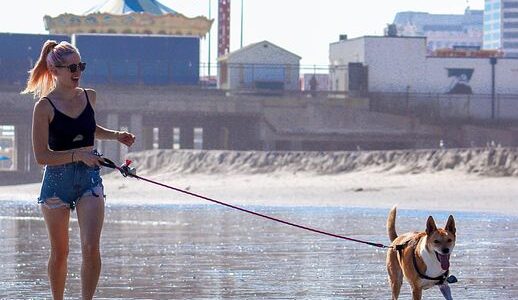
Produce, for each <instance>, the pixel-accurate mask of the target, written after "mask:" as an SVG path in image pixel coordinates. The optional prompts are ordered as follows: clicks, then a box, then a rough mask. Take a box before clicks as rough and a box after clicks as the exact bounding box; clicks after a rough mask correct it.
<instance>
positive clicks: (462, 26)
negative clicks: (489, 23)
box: [393, 8, 484, 52]
mask: <svg viewBox="0 0 518 300" xmlns="http://www.w3.org/2000/svg"><path fill="white" fill-rule="evenodd" d="M483 13H484V12H483V11H481V10H471V9H469V8H466V10H465V12H464V14H463V15H453V14H448V15H446V14H430V13H426V12H411V11H409V12H399V13H397V14H396V17H395V18H394V22H393V24H395V25H396V29H397V35H398V36H424V37H426V38H427V48H428V51H430V52H431V51H434V50H437V49H444V48H450V49H452V48H458V47H460V48H464V47H469V48H479V49H480V48H481V47H482V40H483V39H482V32H483V30H482V27H483V26H482V24H483Z"/></svg>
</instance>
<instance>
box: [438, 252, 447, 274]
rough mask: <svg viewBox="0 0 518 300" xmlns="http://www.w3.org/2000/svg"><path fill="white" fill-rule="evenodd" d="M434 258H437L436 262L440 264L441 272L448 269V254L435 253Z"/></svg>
mask: <svg viewBox="0 0 518 300" xmlns="http://www.w3.org/2000/svg"><path fill="white" fill-rule="evenodd" d="M435 256H437V260H439V262H440V263H441V268H442V269H443V270H448V269H450V255H449V254H440V253H439V252H435Z"/></svg>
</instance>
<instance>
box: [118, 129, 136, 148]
mask: <svg viewBox="0 0 518 300" xmlns="http://www.w3.org/2000/svg"><path fill="white" fill-rule="evenodd" d="M117 141H119V143H121V144H124V145H126V146H128V147H130V146H131V145H133V143H134V142H135V135H134V134H132V133H129V132H126V131H119V132H117Z"/></svg>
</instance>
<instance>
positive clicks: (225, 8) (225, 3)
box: [218, 0, 230, 57]
mask: <svg viewBox="0 0 518 300" xmlns="http://www.w3.org/2000/svg"><path fill="white" fill-rule="evenodd" d="M229 50H230V0H219V3H218V57H220V56H222V55H225V54H227V53H228V52H229Z"/></svg>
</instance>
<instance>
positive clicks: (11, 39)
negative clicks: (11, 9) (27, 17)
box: [0, 33, 70, 90]
mask: <svg viewBox="0 0 518 300" xmlns="http://www.w3.org/2000/svg"><path fill="white" fill-rule="evenodd" d="M48 39H50V40H56V41H67V42H70V37H69V36H66V35H46V34H19V33H0V44H1V45H2V47H1V48H0V84H9V85H11V84H15V85H20V86H22V85H24V84H25V83H27V77H28V73H27V71H28V70H29V69H31V68H32V67H33V66H34V64H35V63H36V61H37V60H38V58H39V56H40V51H41V47H42V46H43V43H44V42H45V41H46V40H48ZM20 90H21V89H20Z"/></svg>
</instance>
